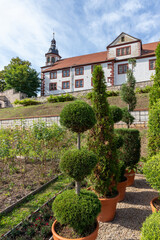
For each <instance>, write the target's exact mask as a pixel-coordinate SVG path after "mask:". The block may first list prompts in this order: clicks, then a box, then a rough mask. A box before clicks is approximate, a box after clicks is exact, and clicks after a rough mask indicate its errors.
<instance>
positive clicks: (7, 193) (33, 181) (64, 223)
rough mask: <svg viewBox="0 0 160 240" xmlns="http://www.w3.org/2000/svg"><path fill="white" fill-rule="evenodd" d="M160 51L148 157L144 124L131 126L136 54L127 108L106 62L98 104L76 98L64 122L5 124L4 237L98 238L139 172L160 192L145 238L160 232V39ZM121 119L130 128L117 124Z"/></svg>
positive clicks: (1, 167) (0, 153)
mask: <svg viewBox="0 0 160 240" xmlns="http://www.w3.org/2000/svg"><path fill="white" fill-rule="evenodd" d="M156 57H157V60H156V74H155V76H154V77H153V79H154V84H153V87H151V89H150V99H149V101H150V103H149V104H150V105H149V123H148V155H147V158H145V159H142V158H141V156H140V149H141V139H140V138H141V137H140V132H139V130H137V129H133V128H130V126H131V124H132V122H133V117H132V115H131V114H130V111H133V110H134V108H135V106H136V95H135V89H134V88H135V82H136V80H135V78H134V66H135V64H136V61H135V59H131V60H130V64H132V70H128V72H127V83H126V84H123V86H122V88H121V93H120V94H121V98H122V99H123V101H125V102H126V103H127V105H128V107H127V108H123V109H121V108H119V107H116V106H110V105H109V103H108V100H107V98H108V94H107V90H106V85H105V78H104V73H103V70H102V67H101V66H95V68H94V71H93V90H92V92H91V94H89V98H90V101H91V104H90V105H89V104H88V103H86V102H84V101H82V100H75V99H74V98H72V99H69V100H70V101H72V102H70V103H68V104H66V105H65V107H64V108H63V110H62V112H61V114H60V126H59V125H56V124H54V125H52V126H50V127H48V126H47V124H46V123H44V122H39V123H35V124H33V126H32V127H30V128H29V127H27V126H26V127H25V126H23V128H22V129H19V128H18V127H17V128H15V129H12V130H10V129H7V130H5V129H1V130H0V144H1V148H0V159H1V160H0V184H1V190H0V210H1V213H0V236H1V238H2V239H4V240H5V239H8V240H10V239H16V240H18V239H19V240H20V239H50V238H51V236H53V238H52V239H54V240H60V239H61V240H62V239H64V240H66V239H83V240H95V239H96V238H97V236H98V231H101V229H99V224H100V223H101V222H102V223H106V222H112V221H113V220H114V218H115V216H116V206H117V203H118V202H123V201H124V200H125V191H126V188H127V187H129V186H131V185H133V184H134V177H135V174H137V173H139V172H140V173H143V174H144V176H145V177H146V180H147V182H148V183H149V184H150V186H151V187H152V188H153V189H155V190H156V191H157V192H158V193H157V197H156V198H154V199H153V201H151V208H152V214H150V215H149V214H148V217H147V218H146V219H145V220H144V222H143V224H142V225H141V226H140V231H141V234H140V238H139V239H141V240H150V239H152V240H157V239H159V236H160V197H159V195H158V194H159V192H160V45H158V47H157V50H156ZM51 101H53V99H51ZM121 120H122V121H123V122H125V123H126V128H121V129H115V128H114V124H115V123H116V122H119V121H121ZM142 160H143V161H142ZM140 162H141V164H142V165H143V166H142V167H141V166H140ZM139 167H140V169H139ZM35 189H38V190H37V191H36V192H32V191H33V190H35ZM29 193H31V194H29ZM28 194H29V195H28ZM26 195H27V197H24V196H26ZM22 198H23V199H22ZM126 221H127V220H126ZM106 227H107V226H106ZM106 239H107V236H106ZM124 239H125V238H124ZM136 239H137V238H136Z"/></svg>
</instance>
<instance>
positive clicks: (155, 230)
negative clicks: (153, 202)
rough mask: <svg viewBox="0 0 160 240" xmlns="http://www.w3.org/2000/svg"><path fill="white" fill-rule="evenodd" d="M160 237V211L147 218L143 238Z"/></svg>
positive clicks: (146, 239) (142, 239) (143, 228)
mask: <svg viewBox="0 0 160 240" xmlns="http://www.w3.org/2000/svg"><path fill="white" fill-rule="evenodd" d="M158 239H160V212H155V213H152V214H151V215H150V216H149V217H147V218H146V220H145V222H144V223H143V226H142V228H141V240H158Z"/></svg>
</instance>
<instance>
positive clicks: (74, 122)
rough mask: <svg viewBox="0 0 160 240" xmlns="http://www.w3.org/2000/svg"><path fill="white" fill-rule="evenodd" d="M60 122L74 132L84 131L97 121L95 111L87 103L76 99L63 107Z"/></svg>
mask: <svg viewBox="0 0 160 240" xmlns="http://www.w3.org/2000/svg"><path fill="white" fill-rule="evenodd" d="M60 123H61V125H63V126H65V127H67V128H69V129H70V130H72V131H73V132H77V133H82V132H84V131H86V130H88V129H90V128H92V127H93V126H94V124H95V123H96V118H95V113H94V111H93V109H92V107H91V106H89V105H88V104H87V103H85V102H83V101H80V100H76V101H75V102H73V103H70V104H68V105H66V106H65V107H64V108H63V110H62V112H61V114H60Z"/></svg>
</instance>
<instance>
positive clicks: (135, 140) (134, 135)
mask: <svg viewBox="0 0 160 240" xmlns="http://www.w3.org/2000/svg"><path fill="white" fill-rule="evenodd" d="M115 132H116V133H118V134H120V135H121V136H122V138H123V146H122V147H121V148H120V151H119V160H120V161H123V162H124V164H125V168H129V169H133V168H135V167H136V164H137V163H138V161H139V158H140V147H141V144H140V133H139V131H138V130H136V129H125V128H120V129H115Z"/></svg>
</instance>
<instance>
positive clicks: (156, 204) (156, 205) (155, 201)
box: [153, 199, 160, 211]
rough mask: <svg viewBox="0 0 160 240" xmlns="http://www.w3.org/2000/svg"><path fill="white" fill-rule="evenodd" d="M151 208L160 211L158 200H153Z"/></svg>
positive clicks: (159, 201)
mask: <svg viewBox="0 0 160 240" xmlns="http://www.w3.org/2000/svg"><path fill="white" fill-rule="evenodd" d="M153 206H154V207H155V208H156V210H157V211H160V199H156V200H154V202H153Z"/></svg>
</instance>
